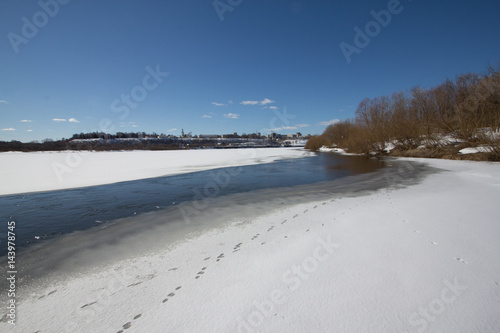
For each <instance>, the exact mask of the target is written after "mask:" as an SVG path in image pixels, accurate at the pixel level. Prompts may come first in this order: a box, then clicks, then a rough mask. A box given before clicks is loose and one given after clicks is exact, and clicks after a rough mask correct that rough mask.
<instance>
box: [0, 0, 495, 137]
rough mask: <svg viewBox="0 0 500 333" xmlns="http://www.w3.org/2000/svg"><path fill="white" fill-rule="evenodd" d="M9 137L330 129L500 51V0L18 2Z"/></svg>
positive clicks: (2, 31)
mask: <svg viewBox="0 0 500 333" xmlns="http://www.w3.org/2000/svg"><path fill="white" fill-rule="evenodd" d="M0 9H1V10H0V36H1V38H0V49H1V50H2V52H0V77H1V78H2V80H0V140H2V141H10V140H19V141H23V142H29V141H32V140H43V139H45V138H51V139H56V140H57V139H61V138H63V137H65V138H68V137H71V136H72V135H73V134H75V133H80V132H90V131H101V132H106V133H112V134H113V133H116V132H120V131H122V132H146V133H151V132H157V133H162V132H163V133H165V134H172V135H177V136H179V135H181V130H182V128H184V130H185V131H191V132H192V133H197V134H211V133H213V134H227V133H233V132H238V133H257V132H261V133H262V134H263V135H264V134H267V133H271V132H276V133H280V134H291V133H295V132H301V133H304V134H320V133H322V132H323V131H324V129H325V128H326V127H327V126H328V125H330V124H334V123H335V122H338V121H339V120H344V119H346V118H352V117H353V116H354V113H355V110H356V107H357V106H358V104H359V103H360V102H361V100H362V99H363V98H365V97H368V98H374V97H377V96H382V95H388V94H392V93H393V92H395V91H400V90H402V91H407V90H409V89H411V88H412V87H415V86H421V87H423V88H431V87H433V86H435V85H437V84H439V83H441V82H443V81H444V80H445V79H446V78H454V77H455V76H456V75H459V74H462V73H467V72H475V73H480V72H482V71H485V70H486V69H487V67H488V65H496V64H498V61H499V60H500V57H499V54H500V44H499V43H497V42H495V40H496V39H495V38H496V32H497V31H500V21H499V20H498V19H497V16H498V15H497V14H498V12H499V10H500V4H499V3H498V2H497V1H493V0H491V1H490V0H488V1H487V0H482V1H476V2H469V1H451V0H445V1H439V2H435V1H430V0H420V1H410V0H402V1H397V0H389V1H387V0H384V1H370V2H368V1H363V2H356V3H352V2H350V3H345V2H333V1H326V0H318V1H314V2H311V1H309V2H307V1H298V0H290V1H279V2H277V1H276V2H270V1H227V0H218V1H201V0H195V1H189V2H159V1H152V0H150V1H143V2H139V1H135V0H124V1H121V2H102V1H96V0H89V1H85V2H81V1H80V2H78V1H68V0H39V1H36V2H22V1H8V2H5V3H3V4H2V5H0Z"/></svg>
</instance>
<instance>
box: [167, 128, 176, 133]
mask: <svg viewBox="0 0 500 333" xmlns="http://www.w3.org/2000/svg"><path fill="white" fill-rule="evenodd" d="M175 131H177V128H171V129H169V130H168V131H167V132H175Z"/></svg>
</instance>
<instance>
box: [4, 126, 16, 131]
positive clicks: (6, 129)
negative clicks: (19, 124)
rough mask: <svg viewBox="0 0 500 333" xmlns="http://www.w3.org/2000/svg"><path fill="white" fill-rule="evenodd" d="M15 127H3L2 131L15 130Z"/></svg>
mask: <svg viewBox="0 0 500 333" xmlns="http://www.w3.org/2000/svg"><path fill="white" fill-rule="evenodd" d="M15 130H16V129H15V128H12V127H11V128H2V131H15Z"/></svg>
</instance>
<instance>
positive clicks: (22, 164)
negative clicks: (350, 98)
mask: <svg viewBox="0 0 500 333" xmlns="http://www.w3.org/2000/svg"><path fill="white" fill-rule="evenodd" d="M310 155H312V153H310V152H308V151H306V150H304V149H301V148H256V149H253V148H252V149H250V148H248V149H206V150H172V151H114V152H80V151H65V152H36V153H22V152H7V153H0V184H1V185H0V195H6V194H15V193H25V192H39V191H51V190H61V189H68V188H76V187H85V186H94V185H102V184H111V183H116V182H121V181H129V180H137V179H145V178H153V177H161V176H169V175H175V174H181V173H188V172H195V171H202V170H208V169H215V168H222V167H230V166H241V165H250V164H259V163H270V162H273V161H276V160H279V159H287V158H300V157H304V156H310Z"/></svg>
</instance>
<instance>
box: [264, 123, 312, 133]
mask: <svg viewBox="0 0 500 333" xmlns="http://www.w3.org/2000/svg"><path fill="white" fill-rule="evenodd" d="M310 126H311V125H309V124H297V125H295V126H283V127H276V128H269V129H267V131H268V132H280V131H294V130H298V129H299V128H303V127H310Z"/></svg>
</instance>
